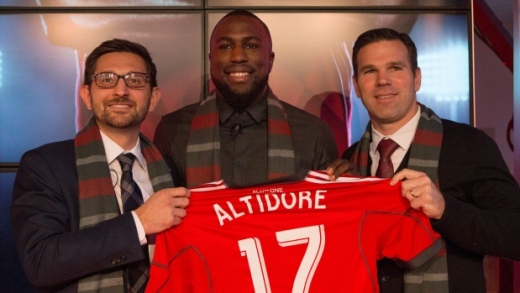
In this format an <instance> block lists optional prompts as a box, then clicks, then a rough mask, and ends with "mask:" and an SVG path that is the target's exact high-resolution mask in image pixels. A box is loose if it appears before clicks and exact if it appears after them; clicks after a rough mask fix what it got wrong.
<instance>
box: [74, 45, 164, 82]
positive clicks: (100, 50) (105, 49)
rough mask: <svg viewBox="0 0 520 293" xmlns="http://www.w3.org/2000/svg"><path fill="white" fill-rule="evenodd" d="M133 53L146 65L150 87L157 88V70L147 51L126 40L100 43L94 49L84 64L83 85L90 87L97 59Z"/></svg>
mask: <svg viewBox="0 0 520 293" xmlns="http://www.w3.org/2000/svg"><path fill="white" fill-rule="evenodd" d="M115 52H118V53H125V52H126V53H133V54H136V55H139V56H140V57H141V58H143V59H144V62H145V63H146V71H147V72H146V74H148V75H150V85H151V86H152V88H153V87H156V86H157V68H156V67H155V64H154V63H153V60H152V57H151V56H150V53H149V52H148V50H147V49H146V48H145V47H144V46H143V45H141V44H138V43H134V42H131V41H128V40H122V39H112V40H108V41H105V42H103V43H101V45H99V46H98V47H96V48H95V49H94V50H93V51H92V53H90V55H88V57H87V61H86V62H85V77H84V79H83V84H84V85H90V83H91V82H92V75H93V74H95V72H94V71H95V69H96V65H97V64H96V63H97V60H98V59H99V57H101V56H103V55H105V54H108V53H115Z"/></svg>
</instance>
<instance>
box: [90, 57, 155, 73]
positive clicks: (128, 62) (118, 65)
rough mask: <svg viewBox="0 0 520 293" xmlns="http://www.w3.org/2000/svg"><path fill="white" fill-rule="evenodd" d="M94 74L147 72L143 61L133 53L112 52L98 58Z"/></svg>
mask: <svg viewBox="0 0 520 293" xmlns="http://www.w3.org/2000/svg"><path fill="white" fill-rule="evenodd" d="M95 71H96V72H101V71H114V72H118V73H119V72H121V73H127V72H130V71H138V72H147V70H146V63H145V61H144V59H143V58H142V57H141V56H139V55H137V54H134V53H129V52H112V53H107V54H104V55H102V56H100V57H99V58H98V60H97V61H96V70H95Z"/></svg>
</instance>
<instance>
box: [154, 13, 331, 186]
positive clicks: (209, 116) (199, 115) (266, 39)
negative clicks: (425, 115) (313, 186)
mask: <svg viewBox="0 0 520 293" xmlns="http://www.w3.org/2000/svg"><path fill="white" fill-rule="evenodd" d="M274 57H275V55H274V52H273V51H272V42H271V35H270V32H269V29H268V28H267V26H266V25H265V23H264V22H262V20H260V19H259V18H258V17H257V16H256V15H254V14H253V13H251V12H249V11H245V10H235V11H231V12H229V13H228V14H226V15H225V16H224V17H223V18H222V19H221V20H220V21H219V22H218V23H217V25H216V26H215V28H214V30H213V32H212V34H211V38H210V54H209V60H210V73H211V80H212V81H213V83H214V84H215V91H213V92H212V94H211V95H210V96H209V97H207V98H206V99H205V100H204V101H202V102H199V103H195V104H191V105H188V106H186V107H184V108H182V109H179V110H177V111H175V112H173V113H170V114H168V115H165V116H164V117H163V118H162V120H161V122H160V123H159V125H158V126H157V129H156V132H155V136H154V142H155V144H156V145H157V147H158V148H159V149H160V150H161V151H162V153H163V154H164V155H165V156H166V157H168V158H172V160H173V161H174V162H175V166H176V167H178V168H179V169H178V173H179V177H180V178H181V182H182V183H181V184H182V185H185V186H188V187H192V186H195V185H198V184H202V183H206V182H211V181H216V180H220V179H223V180H224V181H226V182H227V183H228V184H229V183H234V184H237V185H252V184H259V183H261V182H265V181H267V180H269V179H273V178H277V177H281V176H284V175H292V174H296V173H297V172H299V171H301V170H307V171H308V170H311V169H325V168H326V167H327V166H328V164H330V163H331V162H332V161H333V160H334V159H336V158H337V157H338V151H337V147H336V143H335V141H334V136H333V134H332V131H331V130H330V128H329V127H328V125H327V124H326V123H325V122H324V121H322V120H321V119H319V118H318V117H316V116H314V115H311V114H309V113H307V112H305V111H304V110H301V109H298V108H296V107H294V106H292V105H290V104H288V103H286V102H283V101H281V100H279V99H278V98H277V97H276V96H275V94H274V93H273V91H272V90H271V88H270V87H269V85H268V78H269V74H270V72H271V69H272V67H273V63H274Z"/></svg>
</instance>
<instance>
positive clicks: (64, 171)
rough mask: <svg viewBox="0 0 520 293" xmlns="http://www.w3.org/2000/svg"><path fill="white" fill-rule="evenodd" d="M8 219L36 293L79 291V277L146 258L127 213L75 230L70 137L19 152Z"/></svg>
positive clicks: (75, 192)
mask: <svg viewBox="0 0 520 293" xmlns="http://www.w3.org/2000/svg"><path fill="white" fill-rule="evenodd" d="M11 222H12V225H13V232H14V237H15V241H16V246H17V249H18V253H19V256H20V260H21V263H22V267H23V268H24V271H25V273H26V275H27V277H28V279H29V281H30V282H31V284H32V285H33V286H34V287H35V289H36V290H37V291H38V292H77V281H78V280H79V279H80V278H82V277H85V276H88V275H90V274H93V273H98V272H102V271H111V270H124V268H125V265H126V264H129V263H131V262H135V261H138V260H141V259H143V258H144V256H143V250H142V249H141V246H140V243H139V239H138V235H137V230H136V227H135V223H134V220H133V217H132V215H131V214H130V213H128V214H123V215H121V216H118V217H116V218H114V219H111V220H107V221H104V222H102V223H100V224H98V225H96V226H93V227H90V228H86V229H83V230H79V200H78V175H77V171H76V165H75V155H74V141H73V140H67V141H63V142H57V143H52V144H48V145H44V146H42V147H39V148H37V149H34V150H31V151H28V152H27V153H25V154H24V155H23V157H22V159H21V161H20V167H19V169H18V173H17V175H16V179H15V182H14V188H13V199H12V203H11Z"/></svg>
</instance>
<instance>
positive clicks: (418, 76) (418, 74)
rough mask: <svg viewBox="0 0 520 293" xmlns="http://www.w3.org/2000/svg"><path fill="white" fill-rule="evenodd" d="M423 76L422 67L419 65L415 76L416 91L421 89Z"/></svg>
mask: <svg viewBox="0 0 520 293" xmlns="http://www.w3.org/2000/svg"><path fill="white" fill-rule="evenodd" d="M421 78H422V74H421V68H419V67H417V69H416V70H415V77H414V79H415V91H416V92H418V91H419V90H420V89H421Z"/></svg>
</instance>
